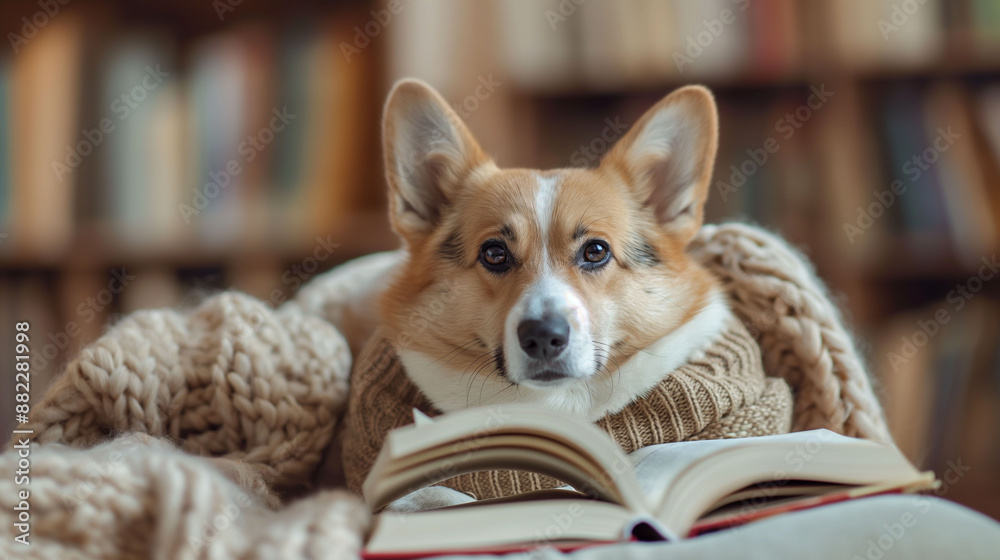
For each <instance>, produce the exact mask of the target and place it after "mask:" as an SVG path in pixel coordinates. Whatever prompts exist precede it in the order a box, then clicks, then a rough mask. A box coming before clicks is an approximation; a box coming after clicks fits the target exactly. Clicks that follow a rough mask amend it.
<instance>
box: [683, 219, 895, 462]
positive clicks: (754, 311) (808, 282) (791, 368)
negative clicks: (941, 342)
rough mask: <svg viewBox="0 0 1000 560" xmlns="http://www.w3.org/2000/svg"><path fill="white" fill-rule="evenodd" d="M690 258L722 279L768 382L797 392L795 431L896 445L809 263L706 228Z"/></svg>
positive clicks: (756, 233)
mask: <svg viewBox="0 0 1000 560" xmlns="http://www.w3.org/2000/svg"><path fill="white" fill-rule="evenodd" d="M689 251H690V252H691V253H692V254H693V255H694V256H695V257H696V258H698V259H699V260H700V261H701V263H702V264H703V265H704V266H705V267H707V268H708V269H709V270H711V271H712V272H713V273H714V274H715V275H716V276H717V277H719V278H720V279H722V282H723V285H724V286H725V287H726V289H727V290H728V292H729V296H730V302H731V305H732V308H733V310H734V311H735V312H736V314H737V315H738V316H739V317H740V319H742V320H743V322H744V324H746V326H747V328H748V329H749V330H750V333H751V334H753V335H754V337H755V338H756V339H757V341H758V342H759V343H760V347H761V354H762V355H763V357H764V369H765V371H767V374H768V375H773V376H776V377H781V378H783V379H785V380H786V381H788V384H789V385H791V387H792V392H793V394H794V395H795V415H794V420H793V423H792V429H793V430H795V431H799V430H811V429H814V428H826V429H828V430H831V431H834V432H837V433H841V434H845V435H848V436H853V437H859V438H864V439H870V440H873V441H877V442H879V443H889V442H891V441H892V436H891V435H890V434H889V428H888V425H887V424H886V421H885V415H884V413H883V411H882V406H881V404H880V403H879V401H878V398H877V397H876V396H875V392H874V391H873V390H872V385H871V381H870V379H869V376H868V373H867V371H866V368H865V364H864V362H863V361H862V360H861V357H860V356H859V355H858V350H857V348H856V347H855V345H854V340H853V339H852V338H851V335H850V333H849V332H848V331H847V329H846V328H845V327H844V324H843V321H842V319H841V316H840V311H839V310H838V309H837V306H836V305H835V304H834V303H833V300H832V299H831V298H830V295H829V293H828V292H827V289H826V286H824V285H823V283H822V282H821V281H820V280H819V278H817V277H816V273H815V271H814V269H813V266H812V264H811V263H810V262H809V261H808V260H807V259H806V258H805V257H803V256H802V255H800V254H799V253H798V252H797V251H795V250H794V249H792V248H791V247H789V246H788V244H787V243H786V242H785V241H784V240H783V239H781V238H780V237H778V236H776V235H774V234H771V233H769V232H767V231H765V230H763V229H761V228H758V227H753V226H749V225H744V224H723V225H718V226H716V225H707V226H705V227H703V228H702V229H701V231H700V232H699V233H698V236H697V237H696V238H695V240H694V242H693V243H692V245H691V247H690V249H689Z"/></svg>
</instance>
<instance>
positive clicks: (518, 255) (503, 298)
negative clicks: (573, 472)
mask: <svg viewBox="0 0 1000 560" xmlns="http://www.w3.org/2000/svg"><path fill="white" fill-rule="evenodd" d="M423 103H431V104H433V103H438V104H440V108H439V110H441V111H444V112H445V113H446V114H447V117H448V121H449V122H450V124H451V126H453V127H455V132H456V134H457V138H460V142H461V144H462V146H461V148H462V149H461V150H459V151H457V152H448V153H445V154H432V155H431V156H430V159H433V160H434V166H433V170H434V173H435V175H434V181H435V185H436V186H437V189H438V191H437V192H436V194H434V195H433V196H434V199H433V200H434V208H433V210H432V211H425V212H424V214H429V215H424V216H419V217H418V216H415V215H414V212H407V211H406V206H407V200H406V197H407V196H412V195H411V194H409V193H407V192H406V189H407V187H406V186H405V185H404V184H403V181H402V178H401V177H400V176H399V174H398V173H395V171H394V170H395V169H396V161H397V157H398V156H399V154H397V152H396V151H395V150H396V146H395V142H394V141H395V139H396V138H397V136H396V135H397V133H398V129H397V127H399V126H400V122H401V120H402V119H407V118H413V114H412V111H414V110H418V109H417V108H418V107H420V106H421V104H423ZM664 107H674V108H681V109H682V110H683V111H684V114H686V115H688V114H689V115H692V116H693V117H694V118H695V119H697V120H696V121H693V122H697V123H699V124H698V125H697V126H700V127H703V128H704V130H705V131H707V132H706V133H705V134H703V135H702V136H701V138H700V142H699V145H698V146H696V147H695V148H694V151H695V152H696V153H697V155H698V160H697V161H696V162H694V163H693V169H694V170H695V173H696V183H697V184H696V187H695V188H694V189H693V192H692V193H691V196H692V200H693V205H692V207H690V208H687V209H686V210H687V212H686V213H683V214H679V215H677V216H674V215H671V214H670V212H673V211H675V210H676V209H671V208H668V204H666V203H665V201H664V200H660V199H658V198H657V197H661V198H662V193H658V192H657V191H656V189H654V188H653V185H652V183H653V182H654V181H657V180H662V178H663V176H664V174H669V173H671V172H672V171H671V170H670V169H665V168H663V165H662V158H656V157H653V156H651V155H649V154H644V153H637V152H638V151H639V150H638V148H637V146H636V142H637V141H638V138H639V134H640V131H641V130H642V129H643V126H644V125H645V124H647V123H648V122H649V121H650V119H652V118H653V116H654V115H655V114H656V112H657V111H658V110H660V109H663V108H664ZM716 129H717V122H716V113H715V105H714V101H713V100H712V97H711V94H710V93H708V91H707V90H705V89H704V88H700V87H688V88H684V89H681V90H679V91H677V92H675V93H673V94H672V95H670V96H668V97H666V98H664V99H663V100H662V101H660V102H659V103H658V104H657V105H656V106H654V107H653V108H652V109H651V110H650V112H648V113H647V114H646V115H645V116H644V117H643V118H642V119H641V120H640V121H639V122H638V123H637V124H636V125H635V126H634V127H633V129H632V130H631V131H630V132H629V133H628V134H627V135H626V136H625V137H624V138H623V139H622V140H621V141H620V142H619V143H618V144H617V145H616V147H615V148H614V149H613V150H612V151H611V152H609V153H608V155H607V156H606V157H605V158H604V159H603V161H602V162H601V164H600V165H599V167H597V168H596V169H558V170H552V171H545V172H542V171H536V170H527V169H499V168H498V167H497V166H496V165H495V164H494V163H493V162H492V161H490V160H489V159H488V158H487V157H486V155H485V154H484V153H483V152H482V150H481V149H480V148H479V146H478V145H477V144H476V142H475V140H474V139H473V138H472V136H471V134H469V132H468V130H467V129H466V128H465V126H464V125H463V124H462V123H461V121H460V120H459V118H458V117H457V116H456V115H454V113H452V112H451V110H450V109H449V108H448V107H447V104H446V103H444V102H443V100H441V98H440V97H439V96H437V94H436V93H434V92H433V90H431V89H430V88H428V87H427V86H424V85H422V84H420V83H418V82H412V81H409V82H404V83H402V84H401V85H398V86H397V87H396V88H395V89H394V91H393V93H392V94H391V95H390V99H389V102H388V103H387V106H386V118H385V124H384V130H383V133H384V138H385V143H386V146H385V148H386V149H385V154H386V166H387V170H388V178H389V183H390V189H391V193H392V196H391V197H390V199H391V205H392V208H391V212H392V220H393V225H394V227H395V228H396V230H397V231H398V232H399V233H400V235H401V236H402V237H403V239H404V240H405V242H406V252H407V254H406V257H405V259H404V262H402V263H401V265H400V266H399V267H398V272H397V274H396V276H395V279H394V281H393V282H392V283H391V284H390V286H389V288H388V289H387V290H386V292H385V293H384V295H383V297H382V300H381V317H382V321H383V325H384V327H385V328H386V329H387V331H388V333H389V335H390V337H391V339H393V340H395V341H396V342H397V343H398V344H399V345H400V347H401V349H412V350H415V351H418V352H420V353H422V354H425V355H426V356H428V357H430V358H433V359H434V360H435V361H436V363H438V362H439V363H441V364H442V365H445V364H447V366H448V369H447V371H449V372H452V373H451V375H454V373H455V372H461V375H460V378H456V379H442V380H441V382H442V383H456V384H458V383H461V384H470V385H471V384H476V383H477V381H478V380H483V382H484V383H485V378H487V377H489V376H491V375H499V374H500V372H498V367H497V366H498V364H497V363H496V360H495V357H494V354H495V352H496V351H497V349H498V348H502V347H503V345H504V340H503V338H504V323H505V320H506V317H507V314H508V312H509V311H510V310H511V308H512V307H513V306H514V305H515V304H516V303H517V301H518V299H519V298H520V297H521V295H522V294H523V293H524V292H525V290H526V289H527V288H528V286H530V285H531V284H532V282H534V281H535V280H536V279H537V278H538V275H539V274H540V273H541V271H542V270H543V268H545V266H544V264H543V262H542V259H543V255H546V256H547V257H548V263H547V264H548V269H549V271H550V272H551V273H555V274H556V275H558V276H559V277H560V278H561V279H562V280H563V281H564V282H566V283H567V284H568V285H569V286H571V287H572V289H573V290H574V291H575V292H576V293H577V294H579V296H580V298H581V299H582V300H583V302H584V305H585V306H586V309H587V311H588V313H589V317H590V325H591V329H592V333H591V334H592V336H593V338H594V340H595V342H597V344H598V347H597V354H598V356H599V358H600V359H601V360H602V361H603V363H604V367H602V368H600V369H599V370H598V371H596V372H595V375H599V376H612V375H614V374H615V371H616V368H617V367H619V366H621V365H622V364H624V363H625V362H627V361H628V360H629V359H630V358H631V357H632V356H633V355H634V354H635V353H636V352H637V351H639V350H640V349H642V348H644V347H647V346H649V345H650V344H651V343H653V342H654V341H656V340H658V339H660V338H662V337H664V336H665V335H668V334H669V333H671V332H673V331H674V330H675V329H677V328H678V327H680V326H681V325H684V324H685V323H687V322H689V321H691V320H692V318H693V317H694V316H696V315H697V314H698V313H699V312H700V311H702V310H703V309H704V308H705V306H706V305H707V304H708V302H709V300H710V299H711V298H712V297H713V294H717V293H718V292H719V290H718V286H717V283H716V281H715V279H714V278H713V277H712V276H711V275H710V274H709V273H708V272H707V271H706V270H705V269H703V268H702V267H701V266H699V265H698V264H696V262H695V261H694V260H693V259H692V258H691V257H690V256H689V255H688V254H687V253H686V252H685V248H686V246H687V244H688V242H689V241H690V240H691V238H692V237H693V236H694V234H695V232H696V231H697V230H698V227H700V225H701V221H702V205H703V203H704V201H705V198H706V196H707V193H708V185H709V180H710V175H711V168H712V164H713V162H714V158H715V151H716V142H717V133H716ZM539 177H555V178H556V179H557V180H558V182H559V188H558V190H557V194H556V197H555V200H554V204H553V208H554V211H553V215H552V219H551V221H550V222H549V226H548V235H547V237H546V238H544V239H543V238H542V228H541V227H540V226H539V224H538V220H537V219H536V217H535V201H536V190H537V188H538V178H539ZM668 194H669V193H668ZM413 206H419V205H413ZM581 228H586V230H587V231H586V234H585V235H583V236H582V237H579V238H576V239H575V238H574V235H575V234H577V233H579V230H580V229H581ZM505 231H506V232H509V233H511V232H512V233H513V234H514V235H513V237H511V236H509V235H508V236H505V235H504V232H505ZM490 238H503V239H505V240H506V242H507V246H508V248H509V250H510V253H511V254H512V255H514V257H515V259H516V261H517V266H515V267H514V268H513V269H512V270H510V271H509V272H507V273H505V274H504V275H502V276H497V275H496V274H493V273H491V272H488V271H487V270H485V269H484V268H483V267H482V266H481V265H480V264H479V262H478V260H477V259H478V254H479V248H480V246H481V245H482V243H483V242H484V241H485V240H487V239H490ZM592 238H599V239H603V240H605V241H607V242H608V243H609V244H610V246H611V250H612V254H613V255H614V259H613V261H612V262H611V263H610V264H608V265H607V266H606V267H604V268H603V269H601V270H599V271H585V270H582V269H581V268H580V267H578V266H577V265H576V264H575V263H574V257H575V255H576V254H577V253H578V251H579V248H580V246H581V244H582V243H585V242H586V241H587V240H589V239H592ZM646 245H648V247H645V246H646ZM543 246H544V248H545V250H544V251H543V250H541V248H542V247H543ZM443 247H445V248H446V249H447V250H446V251H445V252H446V253H447V254H449V255H451V258H446V257H445V256H444V254H443V249H442V248H443ZM644 247H645V250H646V251H647V252H648V248H651V249H652V250H653V252H654V253H655V255H656V257H657V260H658V262H655V263H651V262H649V259H648V258H647V259H645V260H644V259H643V255H642V252H643V251H642V249H644ZM637 249H639V250H637ZM442 375H447V373H446V372H445V371H443V372H442ZM476 387H478V385H476ZM473 401H474V399H473ZM470 404H476V403H475V402H471V403H470Z"/></svg>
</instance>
